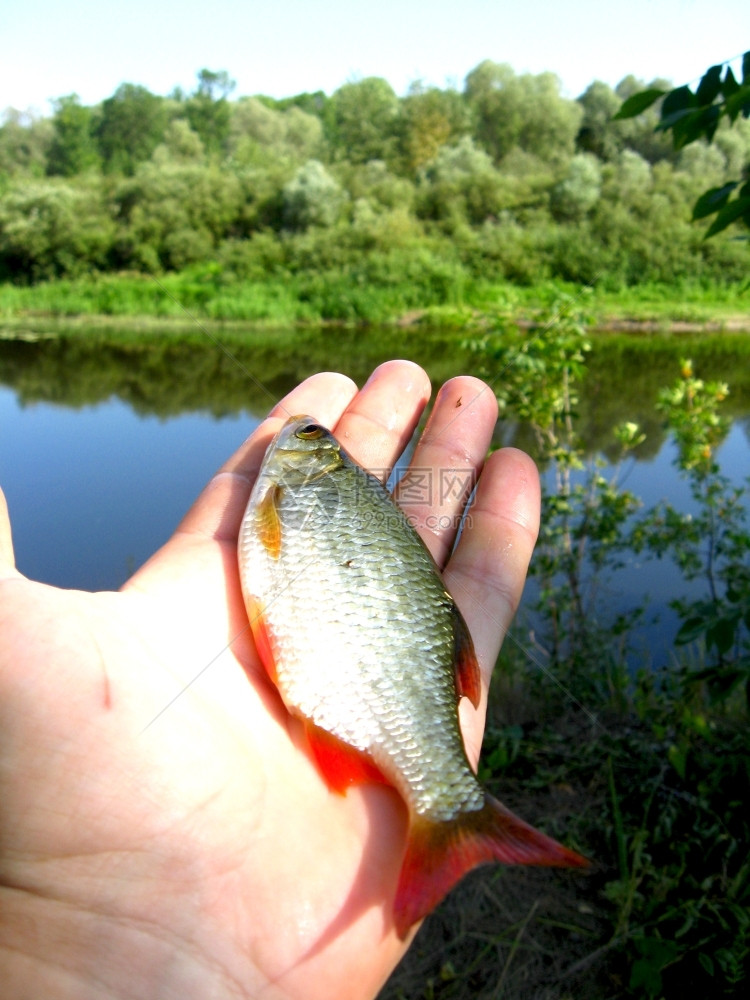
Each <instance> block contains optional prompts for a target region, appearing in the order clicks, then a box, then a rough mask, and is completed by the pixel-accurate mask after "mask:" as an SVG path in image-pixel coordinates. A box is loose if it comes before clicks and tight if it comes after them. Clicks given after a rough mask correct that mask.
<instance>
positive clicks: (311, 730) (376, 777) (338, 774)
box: [303, 719, 390, 795]
mask: <svg viewBox="0 0 750 1000" xmlns="http://www.w3.org/2000/svg"><path fill="white" fill-rule="evenodd" d="M303 721H304V725H305V735H306V736H307V741H308V743H309V744H310V749H311V750H312V753H313V757H314V758H315V762H316V764H317V765H318V769H319V770H320V773H321V774H322V775H323V777H324V779H325V782H326V784H327V785H328V787H329V788H330V789H331V791H333V792H338V793H339V795H344V794H345V793H346V790H347V788H348V787H349V786H350V785H355V784H363V783H369V784H373V783H379V784H386V785H388V784H390V782H389V781H388V779H387V778H386V777H385V776H384V774H383V772H382V771H381V770H380V768H379V767H378V766H377V764H376V763H375V761H374V760H373V759H372V757H370V755H369V754H367V753H364V752H363V751H361V750H357V749H355V748H354V747H351V746H349V745H348V744H347V743H344V742H343V741H342V740H340V739H339V738H338V737H337V736H334V735H333V733H329V732H328V731H327V730H325V729H321V728H320V726H316V725H315V724H314V723H313V722H310V721H309V720H307V719H305V720H303Z"/></svg>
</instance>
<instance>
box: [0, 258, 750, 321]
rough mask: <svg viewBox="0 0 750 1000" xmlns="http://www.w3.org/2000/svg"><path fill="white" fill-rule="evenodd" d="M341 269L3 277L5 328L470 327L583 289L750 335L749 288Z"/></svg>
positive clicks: (605, 311)
mask: <svg viewBox="0 0 750 1000" xmlns="http://www.w3.org/2000/svg"><path fill="white" fill-rule="evenodd" d="M344 277H345V276H343V275H338V276H336V278H335V280H334V279H331V280H330V281H328V282H326V281H319V282H318V283H317V285H316V287H315V288H314V289H313V288H311V286H310V282H309V281H308V280H307V279H305V278H304V277H303V276H297V277H296V278H294V279H290V280H280V279H279V278H269V279H268V280H267V281H263V282H238V281H228V280H225V279H223V278H222V276H221V275H220V274H217V273H216V272H215V271H212V270H210V269H206V268H203V269H200V270H195V269H193V270H188V271H183V272H179V273H171V274H167V275H162V276H159V277H154V276H149V275H136V274H124V275H95V276H91V277H88V278H82V279H77V280H75V281H71V280H58V281H49V282H42V283H40V284H37V285H31V286H26V287H20V286H16V285H10V284H4V285H0V327H2V328H4V329H5V330H6V331H12V330H17V331H23V330H26V331H28V332H29V333H31V332H34V331H36V332H44V331H45V330H46V331H50V330H52V329H53V327H52V326H50V323H52V324H54V322H55V321H60V320H64V321H65V323H66V326H68V324H70V323H75V322H76V321H79V320H80V321H85V325H86V327H87V328H90V327H91V326H92V324H96V325H107V326H110V327H115V326H121V325H122V326H126V327H127V328H128V329H129V330H131V331H137V330H142V331H143V332H145V333H148V332H150V331H151V330H159V331H167V330H174V329H181V328H186V327H192V326H196V325H198V324H200V325H202V326H209V327H215V328H221V329H231V328H237V329H240V328H243V327H246V326H247V325H248V324H252V325H253V326H261V327H286V328H288V327H290V326H320V325H331V326H363V325H369V324H377V325H384V326H397V327H406V328H409V327H413V326H421V325H427V326H430V327H433V328H434V327H441V328H446V327H447V328H459V329H462V328H466V327H468V326H471V325H472V323H473V320H474V318H475V316H476V314H477V313H480V312H487V311H492V312H496V311H500V312H503V313H507V314H508V315H509V316H510V317H512V319H513V320H514V321H516V322H521V323H523V322H528V323H532V322H533V321H534V318H535V315H536V314H537V313H538V311H539V310H540V309H543V308H544V306H545V304H546V303H547V302H548V301H549V299H550V296H551V295H554V294H556V293H559V292H560V291H564V292H566V293H567V294H572V295H573V296H575V297H577V298H578V297H580V299H581V302H582V305H583V307H584V308H585V310H586V312H587V313H588V314H589V317H590V328H591V329H594V330H596V329H599V330H616V331H622V332H629V333H646V334H647V333H653V332H656V333H662V334H663V333H674V334H680V333H703V332H711V331H719V332H737V333H750V286H748V285H747V283H745V284H744V285H740V284H727V285H718V284H713V285H711V284H709V285H697V284H683V285H653V284H651V285H641V286H635V287H631V288H624V289H621V290H619V291H616V292H613V291H605V290H602V289H582V288H580V287H579V286H575V285H566V284H564V283H560V282H555V283H552V282H549V283H545V284H542V285H538V286H530V287H517V286H514V285H509V284H507V283H505V282H497V283H487V282H482V283H471V285H470V286H466V285H465V284H460V283H459V284H460V287H459V285H457V286H456V287H446V288H445V289H443V290H442V294H439V295H429V296H422V297H420V295H419V290H411V289H409V288H408V287H405V286H399V285H393V284H382V285H372V286H368V287H366V288H363V287H361V286H360V287H356V286H349V287H346V283H345V281H344V280H343V279H344Z"/></svg>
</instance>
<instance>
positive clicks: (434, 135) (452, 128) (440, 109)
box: [399, 82, 471, 174]
mask: <svg viewBox="0 0 750 1000" xmlns="http://www.w3.org/2000/svg"><path fill="white" fill-rule="evenodd" d="M470 131H471V113H470V111H469V108H468V106H467V104H466V102H465V101H464V99H463V97H462V96H461V94H459V93H458V92H457V91H455V90H439V89H438V88H437V87H424V86H423V85H422V84H421V83H418V82H417V83H413V84H412V85H411V87H410V88H409V93H408V94H407V95H406V97H405V98H404V99H403V100H402V101H401V116H400V123H399V145H400V149H401V157H402V159H403V162H404V168H405V170H406V172H408V173H410V174H414V173H416V171H417V170H419V168H420V167H422V166H424V165H425V164H426V163H428V162H429V161H430V160H432V159H434V157H435V156H436V155H437V152H438V150H439V149H440V147H441V146H446V145H450V144H452V143H455V142H457V141H458V140H459V139H460V138H461V137H462V136H464V135H467V134H468V133H469V132H470Z"/></svg>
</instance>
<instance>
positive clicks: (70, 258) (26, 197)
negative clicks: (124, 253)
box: [0, 178, 114, 281]
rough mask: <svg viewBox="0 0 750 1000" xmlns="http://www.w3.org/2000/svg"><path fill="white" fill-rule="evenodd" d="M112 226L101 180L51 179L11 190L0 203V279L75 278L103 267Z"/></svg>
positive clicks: (24, 184) (109, 244) (110, 242)
mask: <svg viewBox="0 0 750 1000" xmlns="http://www.w3.org/2000/svg"><path fill="white" fill-rule="evenodd" d="M113 235H114V223H113V222H112V220H111V218H110V217H109V215H108V213H107V211H106V208H105V204H104V198H103V197H102V190H101V179H100V178H98V179H96V181H95V182H93V183H92V181H91V180H89V181H88V182H87V184H86V186H85V187H82V186H78V185H75V183H74V182H70V181H67V180H61V179H59V178H54V179H50V180H33V181H27V182H24V183H21V184H18V185H16V186H14V187H13V188H11V190H10V191H8V192H7V193H6V194H5V195H4V197H3V198H2V199H1V200H0V275H2V277H3V278H10V279H12V280H19V281H28V280H29V279H31V280H32V281H43V280H45V279H48V278H57V277H75V276H77V275H81V274H86V273H88V272H89V271H91V270H92V269H93V268H96V267H103V266H105V265H106V264H107V263H108V260H107V258H108V254H109V251H110V249H111V245H112V239H113Z"/></svg>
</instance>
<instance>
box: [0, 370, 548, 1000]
mask: <svg viewBox="0 0 750 1000" xmlns="http://www.w3.org/2000/svg"><path fill="white" fill-rule="evenodd" d="M407 385H408V387H407ZM478 388H479V384H478V383H476V382H475V381H474V380H462V381H461V382H460V384H459V382H458V381H456V383H454V385H453V397H458V396H459V395H460V394H461V390H462V389H463V399H464V402H465V404H466V405H467V412H466V414H465V415H464V414H462V419H461V420H454V417H455V414H456V411H455V409H453V412H452V413H451V412H449V407H452V408H453V407H455V399H453V398H452V402H450V403H449V402H448V400H447V399H444V401H443V403H442V404H441V403H440V402H438V405H437V406H436V409H435V413H434V416H433V422H432V424H431V429H432V430H433V431H435V429H436V428H437V429H439V428H440V426H442V424H441V421H442V423H443V424H447V423H448V422H449V420H450V421H452V427H451V437H450V444H451V447H453V448H454V450H455V448H456V446H457V447H458V449H459V452H458V453H460V454H464V455H465V456H466V457H467V458H468V460H469V461H471V462H473V463H476V464H480V463H481V458H482V456H483V454H484V452H485V451H486V447H487V443H488V438H489V434H490V433H491V429H492V425H493V423H494V400H493V398H492V396H491V394H490V393H488V392H484V393H483V394H482V395H481V396H480V397H479V398H478V399H476V401H475V402H474V404H473V409H472V413H469V410H468V407H469V404H470V403H471V401H472V399H473V398H474V397H476V395H477V391H478ZM425 394H426V385H425V380H424V376H423V375H422V374H421V373H417V370H416V369H415V368H414V366H411V365H405V364H394V365H391V366H387V367H386V368H384V369H381V370H380V372H379V373H378V377H377V378H375V379H373V380H371V382H370V383H368V386H367V387H366V388H365V389H364V390H363V391H362V392H361V393H360V394H359V395H358V396H356V398H354V399H353V400H352V396H353V388H352V387H351V384H350V383H348V381H346V380H343V379H341V378H340V377H335V376H319V377H317V378H316V379H313V380H309V381H308V382H307V383H305V384H303V386H301V387H300V388H298V389H297V390H295V392H294V393H292V394H291V396H290V398H288V399H287V400H286V401H285V402H284V404H283V409H279V410H278V411H277V412H278V415H286V413H287V412H303V411H304V412H312V413H314V415H315V416H316V417H318V418H319V419H320V420H321V421H323V422H325V423H328V424H329V425H330V426H334V427H335V426H336V423H337V420H338V418H339V417H340V416H341V414H342V411H344V410H345V413H344V415H343V417H341V422H340V423H339V424H338V427H337V433H339V434H340V435H343V437H344V439H345V441H346V444H347V446H348V448H349V450H350V451H351V452H352V453H353V454H354V456H355V457H356V458H358V459H359V460H360V461H362V462H363V464H366V465H370V466H373V467H383V466H386V465H389V464H390V463H391V462H392V461H393V459H394V457H395V455H396V453H397V452H398V451H399V450H401V448H402V447H403V445H404V443H405V441H406V440H408V437H409V435H410V433H411V430H412V428H413V426H414V422H415V420H416V418H417V417H418V414H419V412H420V411H421V408H422V406H423V403H424V397H425ZM446 395H448V394H446ZM405 396H406V401H405V400H404V397H405ZM399 411H400V413H401V415H400V416H397V418H396V419H395V420H391V421H390V425H389V426H390V427H391V428H392V429H390V430H382V427H381V425H379V424H378V421H377V418H378V416H379V415H380V414H381V413H392V412H395V413H398V412H399ZM274 426H278V421H275V423H274ZM379 428H380V429H379ZM272 429H273V428H272V427H270V426H269V427H265V428H262V429H261V433H259V434H258V435H254V436H253V438H251V440H250V442H248V444H247V445H246V446H245V448H243V449H241V450H240V452H238V453H237V455H236V456H234V457H233V459H231V460H230V462H229V463H227V466H226V467H225V470H224V472H225V474H224V475H220V476H218V477H217V478H216V479H215V480H214V481H212V484H211V485H210V486H209V488H208V489H207V490H206V491H205V492H204V494H203V495H202V496H201V498H199V500H198V501H197V503H196V505H195V506H194V508H193V509H192V511H191V512H190V513H189V514H188V516H187V517H186V519H185V521H184V522H183V525H182V526H181V528H180V529H179V530H178V532H177V533H176V534H175V536H174V537H173V538H172V539H171V540H170V542H169V543H168V544H167V545H166V546H165V547H164V548H163V549H162V550H160V552H159V553H157V554H156V555H155V556H154V557H153V559H152V560H151V561H150V562H149V563H148V564H147V565H146V566H145V567H143V569H141V570H140V571H139V572H138V573H137V574H136V576H135V577H134V578H133V579H132V580H131V581H129V583H128V584H127V585H126V587H125V588H124V589H123V591H122V592H121V593H119V594H94V595H92V594H81V593H75V592H64V591H58V590H55V589H54V588H48V587H44V586H42V585H38V584H34V583H31V582H28V581H25V580H23V579H22V578H19V577H17V576H14V575H13V574H8V577H7V580H6V581H5V583H4V584H3V596H2V604H1V605H0V607H2V609H3V611H2V617H3V619H4V620H3V624H4V626H5V628H6V630H7V635H8V639H7V641H6V642H5V643H4V646H3V662H2V664H1V665H0V684H2V695H3V697H2V702H1V703H2V706H3V707H2V709H0V713H2V715H1V716H0V725H1V726H2V732H3V733H5V734H7V735H6V738H5V745H4V747H3V757H2V758H0V801H2V802H3V804H4V809H5V812H6V814H7V816H8V817H9V818H10V820H9V822H5V823H4V824H3V828H2V831H3V832H2V833H0V845H1V846H2V849H3V850H2V860H0V866H1V867H0V883H1V884H2V886H9V887H12V888H15V889H18V888H21V889H27V890H28V891H29V892H30V893H33V894H34V899H35V902H36V905H37V906H38V905H39V901H40V900H41V902H42V903H44V902H45V901H47V902H48V903H49V907H50V908H54V906H55V905H58V906H59V904H60V903H61V902H62V903H64V905H65V906H66V908H67V912H68V914H69V917H68V919H69V920H70V919H72V920H73V921H74V923H76V924H80V928H81V933H83V934H87V935H90V934H91V933H92V930H91V928H90V927H89V923H90V920H89V919H88V918H90V917H91V915H92V914H95V915H96V917H97V922H96V924H95V926H96V927H100V926H101V924H102V922H104V923H105V924H106V925H107V926H108V927H111V934H112V936H113V939H118V940H122V941H124V942H125V944H124V946H123V948H124V950H125V949H127V948H129V947H132V948H134V949H136V950H137V946H136V939H137V940H138V941H139V942H140V954H143V952H144V949H143V940H146V941H147V942H148V945H147V948H146V952H147V953H148V954H152V955H153V958H152V961H153V965H154V967H155V968H157V967H158V968H159V969H160V970H161V976H162V982H166V981H167V980H168V981H169V982H170V983H177V982H182V981H183V980H184V981H185V982H190V983H191V984H197V983H199V982H200V983H208V982H209V981H211V977H212V976H213V977H214V981H217V980H218V981H219V982H221V983H222V985H223V988H224V989H225V990H227V991H228V992H231V990H234V991H235V992H236V995H238V996H244V995H250V996H252V995H255V994H256V993H258V992H260V990H261V989H262V988H264V987H265V989H266V990H267V992H266V993H264V995H268V996H277V995H278V996H285V997H293V996H300V997H303V996H304V997H306V998H314V997H316V996H321V997H326V998H331V997H336V996H338V995H341V996H346V997H349V998H353V997H356V996H362V997H367V996H372V995H373V994H374V993H375V992H376V990H377V988H378V986H379V985H380V983H381V982H382V981H383V980H384V978H385V977H386V976H387V974H388V972H389V971H390V969H391V968H392V967H393V965H394V964H395V962H396V961H397V960H398V958H399V957H400V955H401V954H402V952H403V947H404V946H403V944H402V943H401V942H400V941H399V940H398V938H397V937H396V935H395V933H394V931H393V928H392V924H391V921H390V905H391V902H392V895H393V892H394V889H395V884H396V878H397V874H398V868H399V865H400V860H401V851H402V848H403V838H404V831H405V815H404V811H403V807H402V805H401V803H400V800H399V799H398V797H397V796H396V794H395V792H393V791H392V790H390V789H387V788H383V787H371V786H368V787H362V788H355V789H352V790H351V791H350V792H349V793H348V794H347V795H346V796H345V797H341V796H338V795H334V794H331V793H330V792H329V791H328V789H327V788H326V786H325V784H324V783H323V781H322V780H321V778H320V776H319V775H318V773H317V771H316V770H315V768H314V766H313V765H312V764H311V763H310V761H309V759H308V757H307V755H306V753H305V750H304V746H303V741H302V740H301V738H300V734H299V732H298V730H297V728H296V724H295V723H294V721H293V720H291V719H289V717H288V716H287V714H286V712H285V710H284V709H283V706H282V705H281V703H280V701H279V699H278V696H277V695H276V693H275V691H274V690H273V689H272V687H271V685H270V683H269V682H268V681H267V680H266V678H265V676H264V675H263V673H262V670H261V669H260V667H259V662H258V659H257V656H256V653H255V650H254V647H253V645H252V640H251V638H250V635H249V629H248V627H247V618H246V615H245V612H244V608H243V606H242V599H241V595H240V592H239V582H238V578H237V569H236V556H235V547H236V537H237V530H238V527H239V520H240V518H241V515H242V511H243V510H244V506H245V503H246V501H247V495H248V492H249V488H250V481H251V479H252V477H253V474H254V471H255V469H257V465H258V463H259V461H260V458H261V456H262V453H263V450H264V448H265V445H266V444H267V442H268V438H269V435H270V433H271V431H272ZM446 434H447V432H446ZM431 436H432V438H433V441H432V443H429V442H428V443H425V444H424V446H423V447H422V450H421V452H420V464H422V465H424V464H428V463H429V464H433V465H437V464H439V462H440V461H441V460H443V461H444V460H445V455H444V454H442V455H441V453H444V449H445V447H446V443H445V441H442V440H439V437H440V435H439V434H437V433H433V434H432V435H431ZM511 467H512V468H511ZM521 472H522V473H523V476H524V477H525V482H526V485H527V487H528V489H527V492H528V497H527V502H526V504H525V505H521V507H519V505H518V499H519V488H518V484H519V483H520V481H521V479H520V476H521ZM511 473H512V475H513V481H514V482H515V483H516V484H517V485H516V489H515V492H512V493H509V494H507V495H506V496H505V497H502V496H501V495H500V490H501V486H502V484H503V483H505V484H506V487H507V482H508V480H509V476H510V475H511ZM536 490H537V487H536V481H535V479H534V476H533V472H532V470H531V469H530V468H529V464H528V463H526V462H524V461H523V460H522V459H520V458H519V457H518V456H517V453H514V454H512V455H508V456H506V457H505V459H504V460H500V461H497V462H495V461H494V460H493V463H492V464H491V466H490V468H488V470H487V471H486V472H485V474H484V476H483V486H482V489H481V491H480V495H479V499H478V503H477V507H476V516H475V518H474V527H473V528H472V531H471V532H470V533H468V532H467V537H466V538H465V539H464V540H463V541H462V545H461V546H460V547H459V549H458V550H457V552H456V554H455V556H454V557H453V559H452V560H451V562H450V564H449V565H448V567H447V570H446V576H447V578H448V582H449V586H451V587H452V588H453V589H454V592H455V597H456V599H457V601H458V602H459V604H461V605H462V607H463V610H464V612H465V616H466V618H467V620H468V622H469V625H470V628H471V629H472V632H473V634H474V637H475V641H476V645H477V651H478V655H479V659H480V662H481V663H482V666H483V669H484V671H485V677H487V676H488V673H489V669H490V668H491V665H492V662H493V661H494V655H495V653H496V651H497V647H498V644H499V639H500V629H501V628H502V627H504V626H505V625H506V624H507V622H508V620H509V617H510V614H511V611H512V607H513V605H514V603H515V601H516V600H517V598H518V595H519V593H520V587H521V585H522V580H523V573H524V571H525V563H526V561H527V559H528V555H529V553H530V548H531V545H532V544H533V537H534V535H535V530H536V527H535V517H536V516H537V514H536V512H535V511H536V507H537V504H538V497H537V492H536ZM526 517H528V519H529V520H528V521H524V518H526ZM451 541H452V536H451V535H450V532H448V533H446V534H444V535H443V536H442V537H438V536H437V535H431V536H430V537H429V542H430V544H431V547H432V548H433V551H434V554H435V555H436V558H438V561H439V562H445V558H446V553H447V548H448V547H449V546H450V544H451ZM519 550H520V551H519ZM472 597H473V598H474V600H472ZM474 601H476V602H478V603H474ZM463 711H464V709H463V707H462V712H463ZM470 715H471V713H467V717H466V719H465V720H464V723H465V734H466V737H467V743H468V745H469V746H470V752H473V753H475V752H476V747H477V746H478V742H479V739H480V733H481V727H482V718H481V714H476V715H474V717H469V716H470ZM6 761H8V762H10V765H11V766H8V767H3V766H2V765H3V764H4V763H5V762H6ZM70 913H72V914H73V917H72V918H71V917H70ZM170 948H171V949H172V952H171V954H176V955H177V956H181V958H180V959H179V960H178V959H175V958H174V957H172V958H171V959H170V961H169V962H168V963H167V965H168V969H169V971H168V972H167V971H164V968H163V967H164V963H165V956H166V954H167V953H169V949H170ZM87 954H88V961H89V962H91V963H92V966H93V968H94V969H95V968H96V960H97V955H96V954H95V953H92V952H91V948H89V949H88V951H87ZM100 960H103V956H101V957H100ZM144 974H145V973H144ZM165 977H166V978H165ZM182 989H183V991H184V986H183V987H182ZM138 992H140V993H141V995H143V994H144V987H141V988H140V989H139V991H138ZM175 992H177V988H176V987H175ZM162 995H169V994H168V992H167V990H166V989H164V988H163V989H162Z"/></svg>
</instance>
